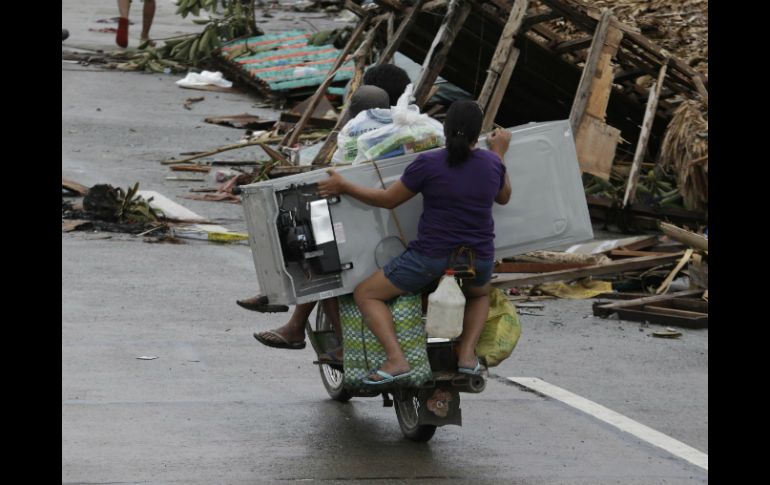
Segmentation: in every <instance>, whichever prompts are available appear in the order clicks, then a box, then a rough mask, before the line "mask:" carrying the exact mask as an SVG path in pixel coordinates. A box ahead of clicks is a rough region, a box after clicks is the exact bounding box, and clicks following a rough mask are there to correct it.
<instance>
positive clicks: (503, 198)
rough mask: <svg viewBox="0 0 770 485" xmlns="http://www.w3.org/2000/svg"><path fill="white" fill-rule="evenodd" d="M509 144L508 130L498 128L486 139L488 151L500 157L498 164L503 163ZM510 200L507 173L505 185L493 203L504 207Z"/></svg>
mask: <svg viewBox="0 0 770 485" xmlns="http://www.w3.org/2000/svg"><path fill="white" fill-rule="evenodd" d="M510 143H511V132H510V131H508V130H501V129H500V128H498V129H496V130H495V131H493V132H492V133H491V134H490V135H489V137H488V138H487V146H488V147H489V149H490V150H491V151H493V152H495V153H496V154H497V156H498V157H500V163H503V159H504V158H505V152H507V151H508V145H510ZM509 200H511V179H510V178H508V172H507V171H506V172H505V183H504V184H503V188H501V189H500V192H498V193H497V196H496V197H495V202H497V203H498V204H501V205H505V204H507V203H508V201H509Z"/></svg>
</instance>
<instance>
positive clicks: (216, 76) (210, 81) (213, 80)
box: [176, 71, 233, 88]
mask: <svg viewBox="0 0 770 485" xmlns="http://www.w3.org/2000/svg"><path fill="white" fill-rule="evenodd" d="M176 84H177V85H178V86H181V87H183V88H197V87H200V86H208V85H212V86H220V87H223V88H231V87H233V83H232V81H228V80H227V79H225V78H224V77H222V73H221V72H219V71H217V72H211V71H203V72H202V73H200V74H198V73H195V72H188V73H187V77H185V78H184V79H180V80H179V81H177V82H176Z"/></svg>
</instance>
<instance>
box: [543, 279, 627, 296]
mask: <svg viewBox="0 0 770 485" xmlns="http://www.w3.org/2000/svg"><path fill="white" fill-rule="evenodd" d="M611 291H612V283H610V282H609V281H599V280H593V279H591V278H583V279H580V280H577V281H574V282H572V283H569V284H566V283H564V282H562V281H557V282H554V283H541V284H539V285H537V286H535V287H534V288H532V290H531V291H530V293H531V294H535V295H537V294H541V293H542V294H545V295H551V296H556V297H559V298H568V299H570V300H583V299H586V298H593V297H595V296H597V295H601V294H602V293H608V292H611Z"/></svg>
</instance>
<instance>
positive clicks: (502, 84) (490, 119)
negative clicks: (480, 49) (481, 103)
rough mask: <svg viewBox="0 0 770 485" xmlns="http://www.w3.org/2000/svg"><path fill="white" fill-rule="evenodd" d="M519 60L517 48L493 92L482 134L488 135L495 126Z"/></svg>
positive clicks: (506, 63)
mask: <svg viewBox="0 0 770 485" xmlns="http://www.w3.org/2000/svg"><path fill="white" fill-rule="evenodd" d="M518 60H519V49H516V48H515V47H514V48H513V50H511V54H510V56H509V57H508V60H507V61H505V67H503V70H502V72H501V73H500V77H499V78H498V79H497V85H496V86H495V88H494V91H493V92H492V97H491V98H490V100H489V104H487V107H486V109H485V110H484V119H483V120H482V122H481V132H482V133H486V132H488V131H490V130H491V129H492V126H493V125H494V124H495V116H497V112H498V110H499V109H500V103H502V102H503V97H504V96H505V92H506V90H507V89H508V83H509V82H510V81H511V76H512V75H513V68H514V67H515V66H516V61H518Z"/></svg>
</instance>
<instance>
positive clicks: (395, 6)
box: [374, 0, 404, 12]
mask: <svg viewBox="0 0 770 485" xmlns="http://www.w3.org/2000/svg"><path fill="white" fill-rule="evenodd" d="M374 3H376V4H377V5H380V6H382V7H387V8H389V9H391V10H395V11H397V12H400V11H401V10H403V9H404V4H403V3H401V0H374Z"/></svg>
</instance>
